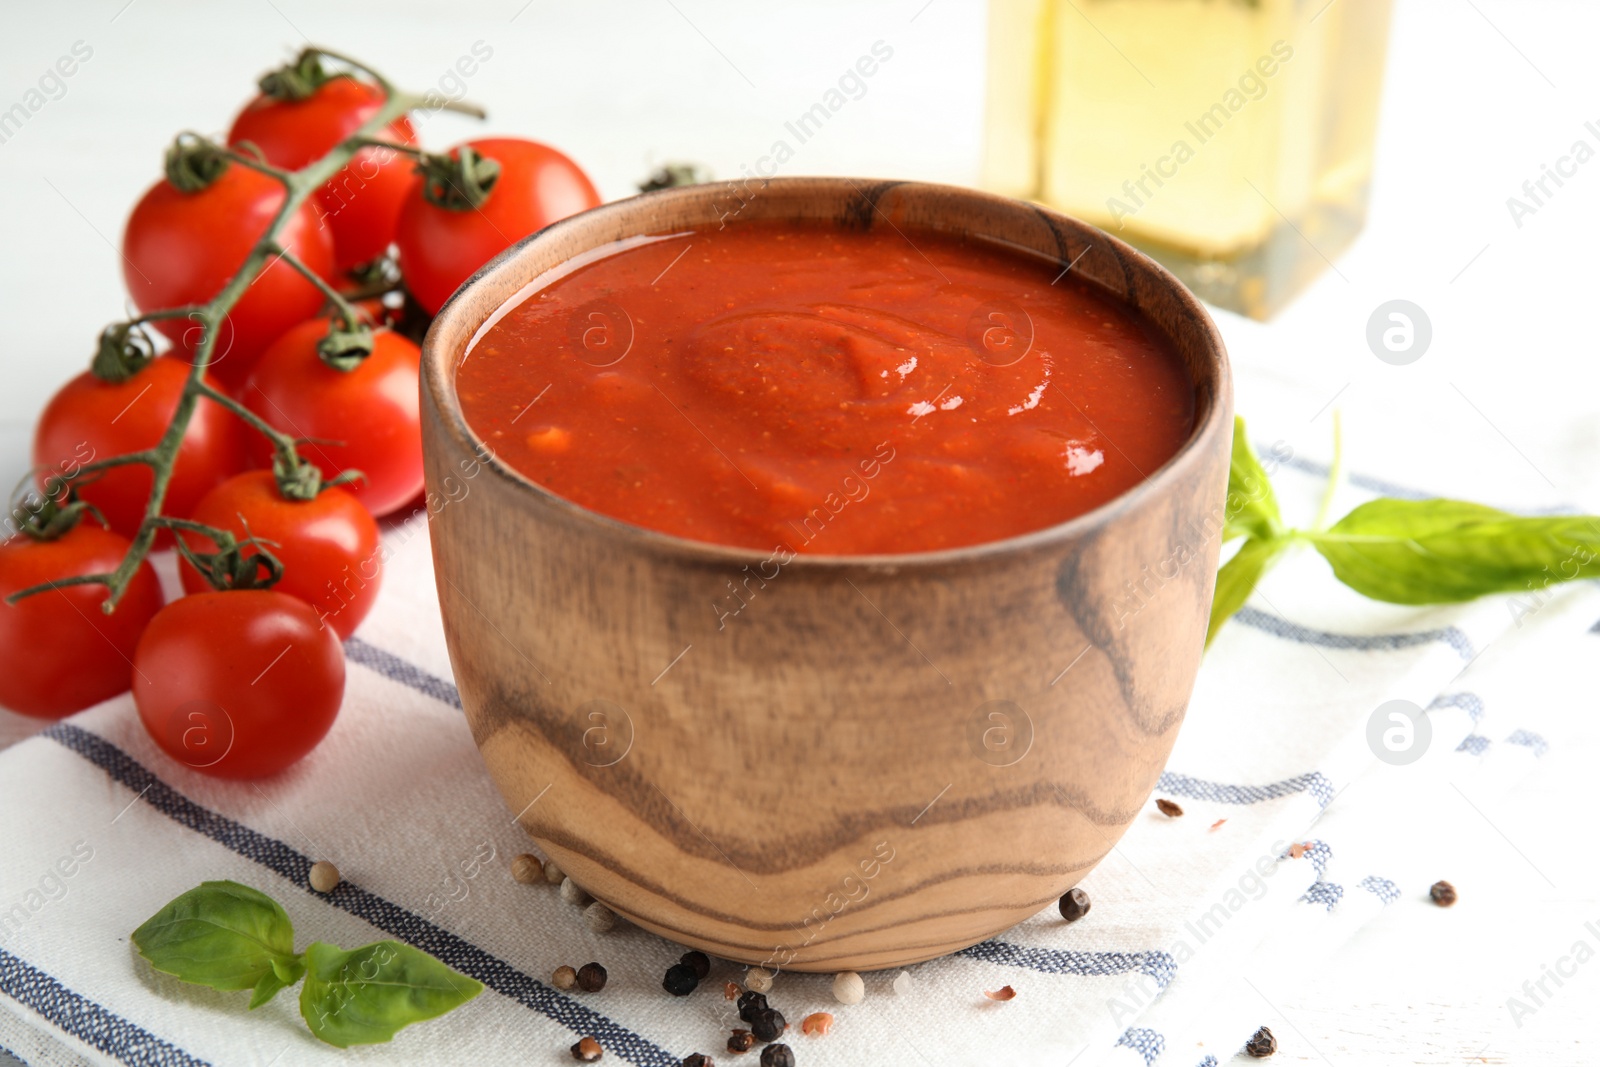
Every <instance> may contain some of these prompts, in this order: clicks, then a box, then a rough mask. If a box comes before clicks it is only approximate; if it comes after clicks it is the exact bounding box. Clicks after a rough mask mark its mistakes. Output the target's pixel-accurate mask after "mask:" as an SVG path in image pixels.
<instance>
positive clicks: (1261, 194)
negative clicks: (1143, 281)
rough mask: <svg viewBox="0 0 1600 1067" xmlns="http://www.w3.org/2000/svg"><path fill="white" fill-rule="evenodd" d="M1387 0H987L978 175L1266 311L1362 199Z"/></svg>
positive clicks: (1319, 261)
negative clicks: (985, 98) (985, 89)
mask: <svg viewBox="0 0 1600 1067" xmlns="http://www.w3.org/2000/svg"><path fill="white" fill-rule="evenodd" d="M1389 7H1390V0H989V45H988V52H989V75H988V102H987V117H986V130H985V142H986V144H985V149H986V151H985V160H984V183H985V185H986V186H987V187H988V188H990V189H992V190H994V191H996V192H1001V193H1005V194H1007V195H1010V196H1020V197H1025V198H1029V199H1036V200H1041V201H1043V202H1045V203H1048V204H1050V205H1051V206H1053V207H1056V208H1059V209H1060V210H1062V211H1065V212H1067V213H1068V214H1072V215H1076V216H1078V217H1079V218H1082V219H1085V220H1086V221H1089V222H1092V223H1094V224H1095V225H1098V226H1100V227H1102V228H1104V229H1106V230H1108V231H1110V232H1112V233H1114V234H1116V235H1117V236H1119V237H1122V238H1123V239H1124V240H1127V241H1129V242H1131V243H1133V244H1135V245H1137V246H1139V247H1140V248H1143V249H1144V250H1145V251H1147V252H1149V253H1150V254H1151V255H1153V256H1155V258H1157V259H1158V260H1160V261H1161V262H1163V263H1164V264H1166V265H1167V267H1168V268H1170V269H1172V270H1173V271H1174V272H1175V273H1177V274H1178V276H1179V277H1181V278H1182V279H1183V280H1184V282H1185V283H1186V284H1188V285H1189V286H1190V288H1192V289H1194V290H1195V292H1197V293H1198V294H1199V295H1200V296H1201V297H1203V298H1205V299H1206V300H1209V301H1211V302H1212V303H1214V304H1218V305H1220V306H1222V307H1227V308H1231V309H1233V310H1236V311H1240V312H1243V313H1244V314H1247V315H1250V316H1252V317H1254V318H1258V319H1265V318H1267V317H1268V316H1269V315H1271V314H1272V313H1274V312H1275V311H1276V310H1277V309H1278V308H1280V307H1282V306H1283V305H1284V304H1285V303H1286V302H1287V301H1288V300H1289V299H1290V298H1291V297H1293V296H1294V295H1295V293H1297V292H1298V291H1299V290H1300V289H1301V288H1303V287H1304V286H1305V285H1306V284H1307V283H1309V282H1310V281H1311V280H1312V279H1313V278H1315V277H1316V276H1317V275H1318V274H1319V273H1321V272H1322V271H1323V270H1326V269H1327V268H1328V267H1329V266H1330V265H1331V262H1332V260H1333V258H1334V257H1335V256H1337V255H1338V254H1339V252H1341V251H1342V250H1343V249H1344V248H1345V246H1347V245H1348V244H1349V243H1350V241H1351V240H1352V239H1353V238H1354V237H1355V235H1356V234H1357V233H1358V232H1359V231H1360V229H1361V226H1362V223H1363V222H1364V221H1365V217H1366V202H1367V188H1368V183H1369V180H1370V178H1371V174H1372V147H1373V141H1374V138H1375V135H1376V131H1377V113H1378V98H1379V92H1380V88H1381V84H1382V77H1383V66H1384V57H1385V52H1386V49H1387V43H1388V25H1389Z"/></svg>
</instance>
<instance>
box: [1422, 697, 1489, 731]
mask: <svg viewBox="0 0 1600 1067" xmlns="http://www.w3.org/2000/svg"><path fill="white" fill-rule="evenodd" d="M1434 708H1460V709H1461V710H1462V711H1465V712H1466V713H1467V716H1468V717H1469V718H1470V719H1471V720H1472V722H1473V724H1474V725H1476V724H1477V722H1478V720H1479V719H1481V718H1483V698H1482V697H1480V696H1479V695H1478V694H1476V693H1441V694H1440V695H1438V696H1436V697H1434V698H1433V703H1431V704H1429V705H1428V710H1429V711H1432V710H1433V709H1434Z"/></svg>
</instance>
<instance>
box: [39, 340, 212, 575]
mask: <svg viewBox="0 0 1600 1067" xmlns="http://www.w3.org/2000/svg"><path fill="white" fill-rule="evenodd" d="M189 371H190V367H189V365H188V364H186V363H184V362H183V361H182V360H180V359H178V358H176V357H173V356H157V357H156V358H155V359H153V360H151V361H150V363H149V364H148V365H147V366H146V367H145V368H144V369H143V370H141V371H139V372H138V373H137V374H135V375H133V376H132V377H131V378H129V379H127V380H126V381H122V382H106V381H101V380H100V379H99V378H96V377H95V376H94V375H93V374H91V373H89V372H88V371H85V372H84V373H82V374H80V375H78V376H77V377H76V378H74V379H72V381H70V382H68V383H67V384H66V385H64V386H62V387H61V389H60V391H59V392H57V393H56V395H55V396H53V397H51V398H50V403H48V404H46V405H45V409H44V413H43V414H42V415H40V416H39V426H38V429H36V430H35V431H34V436H33V462H34V465H35V466H36V467H38V468H40V470H41V471H42V472H43V477H48V476H49V475H51V474H72V473H74V472H75V471H76V470H77V469H78V468H79V467H82V466H84V465H85V464H88V463H91V462H93V461H95V460H100V459H109V458H110V457H112V456H117V455H122V454H124V453H128V452H137V451H139V450H141V449H145V448H149V447H150V446H151V445H153V444H155V443H156V442H157V441H159V440H160V439H161V435H162V434H163V433H165V432H166V429H167V424H168V423H169V422H171V421H172V414H173V412H174V411H176V410H177V407H178V397H179V394H181V393H182V392H183V383H184V380H185V379H186V378H187V377H188V376H189ZM243 429H244V427H243V426H242V425H241V424H240V422H239V420H238V419H236V418H235V417H234V416H233V415H232V414H230V413H229V412H227V411H225V410H223V409H222V408H221V407H219V406H218V405H216V404H213V403H211V402H210V401H208V400H203V399H202V400H201V401H200V402H199V404H198V406H197V407H196V408H195V411H194V415H193V416H192V417H191V418H190V420H189V428H188V430H187V431H186V432H185V433H184V436H183V443H182V444H181V445H179V446H178V462H177V464H176V465H175V467H174V468H173V472H172V480H171V481H170V482H168V483H167V496H166V500H165V502H164V503H163V506H162V509H161V510H162V511H163V512H164V513H165V514H167V515H172V516H175V517H178V518H187V517H188V515H189V513H190V512H191V511H192V510H193V509H194V506H195V505H196V504H198V503H199V502H200V498H201V497H203V496H205V495H206V494H207V493H209V492H210V491H211V489H212V487H213V486H215V485H216V484H217V483H218V482H220V481H222V480H223V479H224V478H227V477H228V476H230V475H232V474H233V473H234V472H235V471H237V470H239V468H240V467H241V466H242V465H243V464H242V445H241V442H240V435H241V433H242V432H243ZM41 484H42V483H41ZM78 495H79V496H80V497H82V498H83V499H84V500H85V501H87V502H88V503H90V504H93V505H94V506H95V507H97V508H99V509H100V513H101V514H102V515H104V516H105V517H106V521H107V522H109V523H110V524H111V528H112V529H113V530H115V531H116V532H117V533H119V534H121V535H122V536H124V537H127V538H130V539H131V538H133V537H134V536H135V535H137V533H138V531H139V523H140V521H141V520H142V519H143V518H144V509H145V503H146V500H147V498H148V497H149V495H150V468H149V467H145V466H142V465H131V466H127V467H113V468H111V469H110V470H107V471H104V472H101V473H99V474H91V475H88V476H86V477H85V479H84V480H83V481H82V482H81V483H79V484H78ZM171 543H172V537H171V535H170V534H168V533H167V532H166V531H162V534H161V537H160V538H159V539H158V540H157V544H160V545H170V544H171Z"/></svg>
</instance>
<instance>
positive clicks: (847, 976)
mask: <svg viewBox="0 0 1600 1067" xmlns="http://www.w3.org/2000/svg"><path fill="white" fill-rule="evenodd" d="M866 996H867V983H865V982H863V981H862V980H861V976H860V975H859V974H857V973H856V972H854V971H840V972H839V973H838V974H836V975H834V976H833V999H834V1000H837V1001H838V1002H839V1003H840V1004H860V1003H861V1002H862V1001H863V1000H865V999H866Z"/></svg>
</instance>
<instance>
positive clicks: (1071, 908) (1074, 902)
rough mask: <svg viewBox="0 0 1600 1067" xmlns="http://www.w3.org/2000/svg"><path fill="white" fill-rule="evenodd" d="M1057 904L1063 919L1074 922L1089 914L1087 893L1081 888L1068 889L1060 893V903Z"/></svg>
mask: <svg viewBox="0 0 1600 1067" xmlns="http://www.w3.org/2000/svg"><path fill="white" fill-rule="evenodd" d="M1057 906H1058V907H1059V908H1060V909H1061V917H1062V918H1063V919H1065V920H1067V922H1069V923H1075V922H1077V921H1078V920H1079V919H1081V918H1083V917H1084V916H1085V915H1087V914H1089V894H1088V893H1085V892H1084V891H1083V890H1081V889H1069V890H1067V891H1066V893H1064V894H1062V897H1061V903H1060V904H1059V905H1057Z"/></svg>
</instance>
